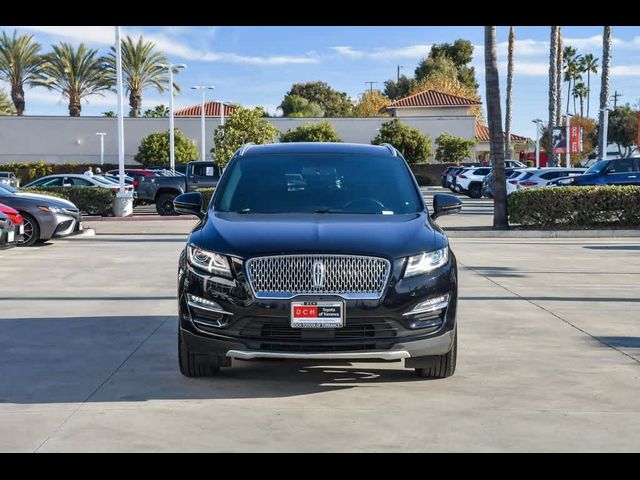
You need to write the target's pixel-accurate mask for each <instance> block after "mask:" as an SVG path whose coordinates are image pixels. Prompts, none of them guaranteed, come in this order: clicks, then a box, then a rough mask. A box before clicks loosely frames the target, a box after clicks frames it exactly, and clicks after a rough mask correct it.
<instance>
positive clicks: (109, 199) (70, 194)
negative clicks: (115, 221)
mask: <svg viewBox="0 0 640 480" xmlns="http://www.w3.org/2000/svg"><path fill="white" fill-rule="evenodd" d="M23 191H24V192H32V193H39V194H42V195H49V196H52V197H58V198H64V199H65V200H69V201H70V202H71V203H73V204H74V205H75V206H76V207H78V208H79V209H80V211H81V212H82V213H83V214H85V215H99V216H102V217H110V216H112V215H113V202H114V199H115V198H116V194H115V191H114V190H110V189H108V188H100V187H47V188H40V189H38V188H25V189H23Z"/></svg>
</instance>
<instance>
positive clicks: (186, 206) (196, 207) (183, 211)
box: [173, 192, 204, 219]
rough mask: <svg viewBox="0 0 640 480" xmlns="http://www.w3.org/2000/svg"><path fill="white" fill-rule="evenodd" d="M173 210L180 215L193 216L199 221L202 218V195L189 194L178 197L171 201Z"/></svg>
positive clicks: (197, 193) (196, 193) (198, 193)
mask: <svg viewBox="0 0 640 480" xmlns="http://www.w3.org/2000/svg"><path fill="white" fill-rule="evenodd" d="M173 208H174V210H175V211H176V213H178V214H180V215H195V216H196V217H198V218H199V219H203V218H204V212H203V211H202V194H201V193H200V192H189V193H183V194H182V195H178V196H177V197H176V198H174V199H173Z"/></svg>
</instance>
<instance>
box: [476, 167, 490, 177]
mask: <svg viewBox="0 0 640 480" xmlns="http://www.w3.org/2000/svg"><path fill="white" fill-rule="evenodd" d="M490 171H491V169H490V168H478V169H477V170H476V171H475V172H473V174H474V175H481V176H484V175H488V174H489V172H490Z"/></svg>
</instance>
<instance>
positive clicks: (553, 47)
mask: <svg viewBox="0 0 640 480" xmlns="http://www.w3.org/2000/svg"><path fill="white" fill-rule="evenodd" d="M557 68H558V27H551V35H550V40H549V127H552V126H553V125H555V123H556V109H557V105H558V89H557V79H558V76H557V72H556V69H557ZM551 132H552V131H551V128H549V129H548V137H549V138H548V139H547V142H546V143H547V145H551ZM547 153H548V155H549V160H550V162H549V163H550V164H551V165H555V156H554V155H553V151H552V150H551V149H547Z"/></svg>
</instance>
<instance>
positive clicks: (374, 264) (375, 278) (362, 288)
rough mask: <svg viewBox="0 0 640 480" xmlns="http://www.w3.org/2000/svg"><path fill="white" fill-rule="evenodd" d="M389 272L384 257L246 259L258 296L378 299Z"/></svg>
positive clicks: (317, 256)
mask: <svg viewBox="0 0 640 480" xmlns="http://www.w3.org/2000/svg"><path fill="white" fill-rule="evenodd" d="M390 271H391V264H390V262H389V261H388V260H386V259H384V258H377V257H365V256H355V255H280V256H273V257H257V258H252V259H250V260H248V261H247V276H248V279H249V283H250V284H251V288H252V289H253V292H254V294H255V295H256V297H257V298H291V297H294V296H296V295H305V294H310V295H319V294H325V295H339V296H341V297H344V298H368V299H377V298H380V297H381V296H382V292H383V290H384V287H385V286H386V284H387V280H388V279H389V273H390Z"/></svg>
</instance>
